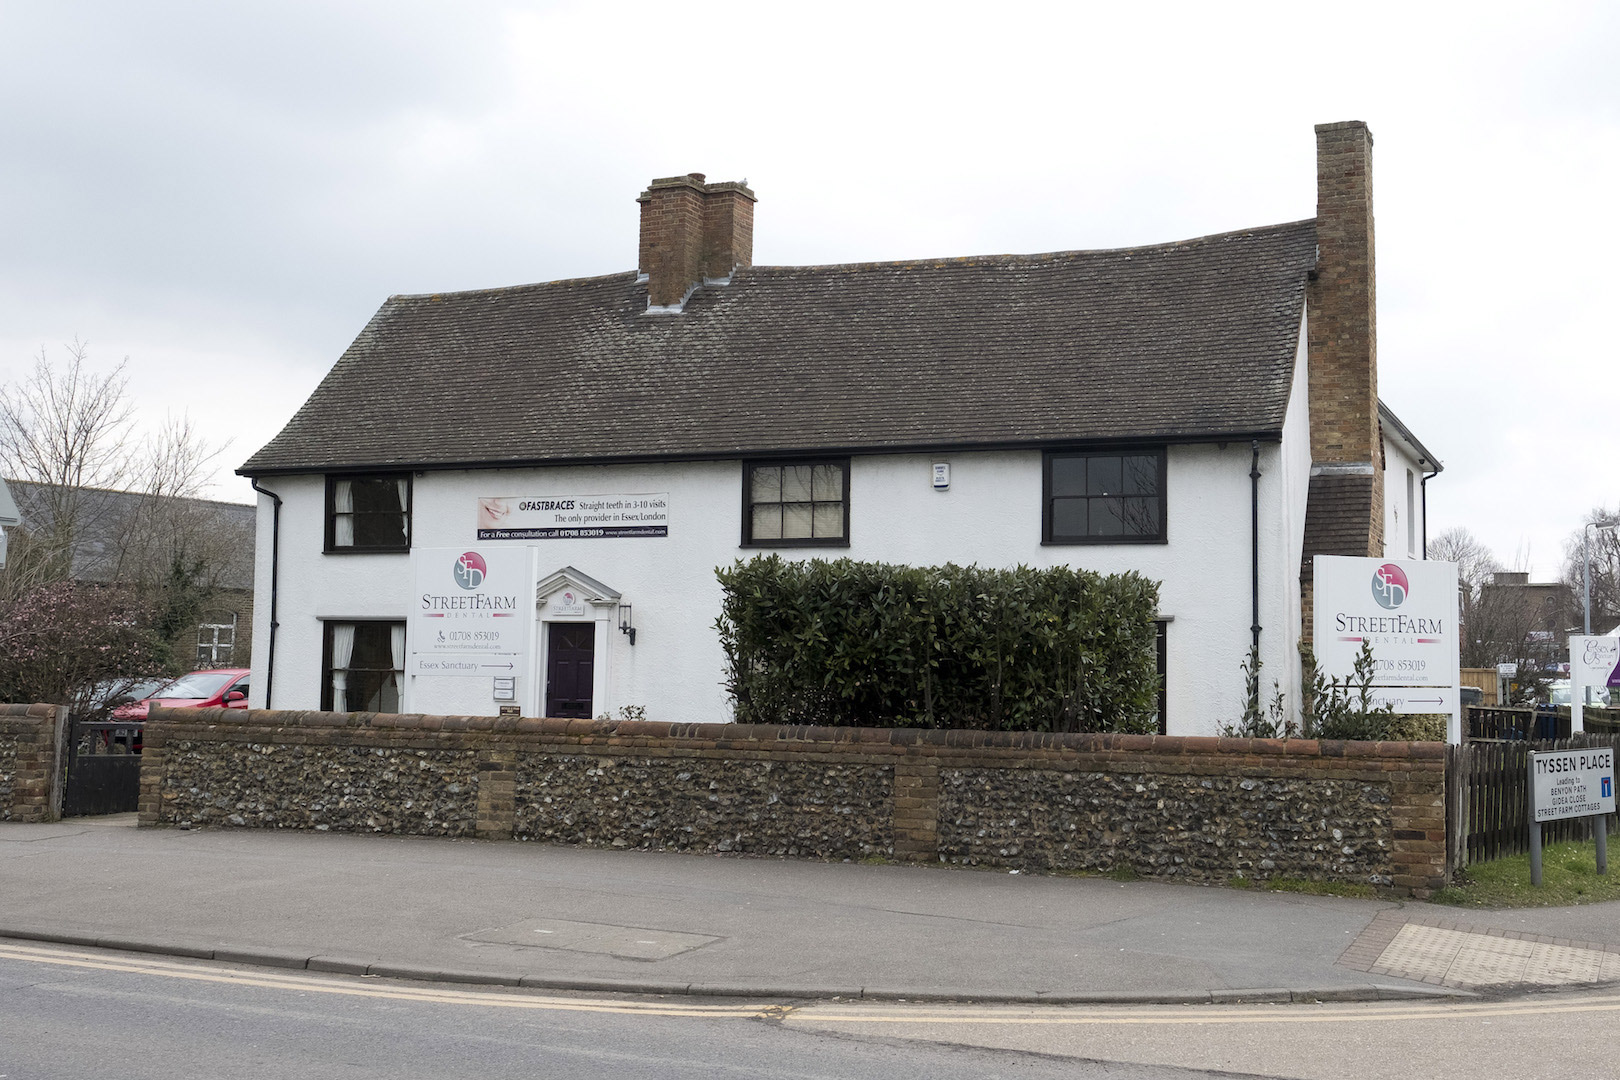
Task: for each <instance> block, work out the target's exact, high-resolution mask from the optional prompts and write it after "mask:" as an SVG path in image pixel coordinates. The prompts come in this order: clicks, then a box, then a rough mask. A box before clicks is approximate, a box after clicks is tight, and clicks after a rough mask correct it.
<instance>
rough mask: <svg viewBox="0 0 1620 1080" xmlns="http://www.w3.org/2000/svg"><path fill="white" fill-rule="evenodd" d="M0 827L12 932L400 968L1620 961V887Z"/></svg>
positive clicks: (1234, 983)
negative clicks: (1153, 875) (1494, 890)
mask: <svg viewBox="0 0 1620 1080" xmlns="http://www.w3.org/2000/svg"><path fill="white" fill-rule="evenodd" d="M133 825H134V817H133V815H123V816H119V817H114V818H99V819H98V818H77V819H69V820H67V821H63V822H59V823H55V824H49V825H19V824H12V823H5V824H0V937H11V938H23V939H33V940H44V941H59V942H67V943H71V944H79V945H100V946H103V947H111V948H122V949H132V950H137V951H142V952H155V953H166V954H171V955H178V956H189V957H203V958H212V959H216V960H225V961H237V962H246V963H256V964H264V965H269V966H277V967H293V968H308V969H311V970H327V971H342V972H349V973H357V974H373V975H380V976H393V977H402V978H415V979H430V980H444V981H452V982H466V983H498V984H507V985H527V986H535V987H544V988H549V989H575V990H613V991H624V992H637V993H681V994H715V995H726V994H745V995H773V996H782V997H790V998H807V997H833V996H840V997H851V998H853V997H868V998H905V999H921V998H967V999H974V1000H980V1001H1050V1002H1078V1001H1086V1002H1121V1001H1127V1002H1209V1001H1216V1002H1221V1001H1238V1000H1241V1001H1278V1000H1283V1001H1286V1000H1290V999H1293V1000H1312V999H1321V1000H1332V999H1341V1000H1342V999H1373V998H1380V997H1402V996H1427V995H1436V994H1448V995H1454V994H1467V993H1470V992H1473V991H1476V990H1480V989H1497V990H1501V989H1506V990H1512V989H1528V988H1537V987H1542V988H1545V987H1554V986H1569V985H1578V984H1590V983H1592V982H1594V981H1599V980H1610V979H1615V978H1617V977H1620V905H1617V904H1607V905H1594V906H1591V907H1582V908H1563V909H1550V910H1549V909H1542V910H1536V911H1518V912H1468V913H1462V912H1458V911H1456V910H1455V909H1450V908H1439V907H1433V906H1430V905H1427V904H1418V903H1406V904H1402V903H1398V902H1394V901H1384V900H1350V899H1342V898H1337V897H1310V896H1298V895H1292V894H1283V893H1269V892H1259V891H1253V892H1249V891H1241V890H1233V889H1225V888H1210V887H1202V886H1196V885H1173V884H1166V883H1161V882H1146V881H1138V882H1116V881H1111V880H1108V879H1104V878H1078V877H1046V876H1040V875H1031V874H1009V873H1007V872H1005V871H984V870H962V869H953V868H945V867H929V866H888V865H866V864H856V863H821V862H808V861H788V860H777V859H750V858H735V857H718V856H703V855H680V854H667V853H653V852H639V851H594V850H586V849H579V848H566V847H552V846H547V845H542V844H522V843H512V842H506V843H498V842H487V841H477V840H447V839H434V838H425V837H392V836H353V835H338V834H331V833H318V832H307V833H294V832H273V831H258V830H194V831H184V830H179V829H137V828H134V827H133Z"/></svg>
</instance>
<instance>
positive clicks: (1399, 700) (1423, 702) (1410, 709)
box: [1368, 686, 1458, 713]
mask: <svg viewBox="0 0 1620 1080" xmlns="http://www.w3.org/2000/svg"><path fill="white" fill-rule="evenodd" d="M1368 696H1369V697H1370V698H1372V703H1373V705H1374V706H1376V707H1382V706H1385V705H1388V706H1389V707H1390V708H1392V709H1394V710H1395V711H1396V712H1398V713H1452V712H1456V711H1457V705H1458V694H1457V688H1456V687H1455V686H1375V687H1373V688H1372V690H1371V692H1370V693H1369V695H1368Z"/></svg>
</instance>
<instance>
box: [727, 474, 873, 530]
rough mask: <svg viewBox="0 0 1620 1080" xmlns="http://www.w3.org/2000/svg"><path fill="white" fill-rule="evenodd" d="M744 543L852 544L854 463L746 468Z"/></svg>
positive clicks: (744, 475) (744, 483)
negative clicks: (851, 465)
mask: <svg viewBox="0 0 1620 1080" xmlns="http://www.w3.org/2000/svg"><path fill="white" fill-rule="evenodd" d="M743 499H744V503H745V505H744V507H743V543H744V544H745V545H751V546H758V547H800V546H814V545H826V546H847V545H848V544H849V460H848V459H847V458H845V459H842V460H837V461H801V462H789V461H769V462H766V461H760V462H749V463H748V464H746V465H745V466H743Z"/></svg>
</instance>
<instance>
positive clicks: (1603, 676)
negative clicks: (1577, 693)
mask: <svg viewBox="0 0 1620 1080" xmlns="http://www.w3.org/2000/svg"><path fill="white" fill-rule="evenodd" d="M1569 678H1570V683H1571V684H1572V685H1573V686H1592V687H1609V688H1611V689H1620V637H1610V636H1607V635H1605V636H1601V637H1600V636H1595V635H1583V634H1571V635H1569Z"/></svg>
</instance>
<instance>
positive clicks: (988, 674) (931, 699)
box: [715, 555, 1159, 732]
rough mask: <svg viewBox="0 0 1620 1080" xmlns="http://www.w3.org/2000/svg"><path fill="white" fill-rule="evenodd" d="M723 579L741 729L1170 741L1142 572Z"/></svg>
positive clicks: (908, 569) (899, 569)
mask: <svg viewBox="0 0 1620 1080" xmlns="http://www.w3.org/2000/svg"><path fill="white" fill-rule="evenodd" d="M716 573H718V575H719V577H720V583H721V585H722V586H723V587H724V590H725V598H724V601H723V604H722V608H721V615H720V618H719V619H718V620H716V623H715V626H716V629H717V630H718V631H719V633H720V640H721V643H722V645H723V646H724V648H725V651H726V659H727V679H726V685H727V689H729V690H730V692H731V695H732V697H733V699H734V700H735V702H736V709H737V719H738V720H739V721H741V722H744V723H768V724H825V725H853V726H867V727H891V726H893V727H937V728H984V729H992V730H1022V731H1130V732H1151V731H1154V730H1156V727H1155V721H1154V710H1155V708H1156V705H1157V700H1158V679H1157V675H1156V673H1155V668H1156V664H1155V655H1154V654H1155V628H1154V623H1153V620H1154V616H1155V614H1156V612H1157V610H1158V603H1159V586H1158V584H1157V583H1156V582H1153V581H1149V580H1147V579H1146V578H1143V577H1142V576H1140V575H1139V574H1136V573H1126V574H1114V575H1108V576H1104V575H1101V574H1096V573H1093V572H1091V571H1087V570H1073V569H1070V568H1068V567H1055V568H1053V569H1050V570H1037V569H1031V568H1028V567H1019V568H1018V569H1016V570H987V569H982V568H980V567H977V566H954V565H946V566H934V567H914V566H892V565H888V564H884V563H865V562H855V561H852V560H850V559H839V560H837V561H835V562H826V561H821V560H815V561H811V562H785V561H784V560H782V559H780V558H778V557H777V556H774V555H772V556H768V557H764V558H756V559H752V560H749V561H746V562H744V561H741V560H739V561H738V562H737V563H736V564H735V565H733V566H732V567H730V568H721V569H720V570H718V571H716Z"/></svg>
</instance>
